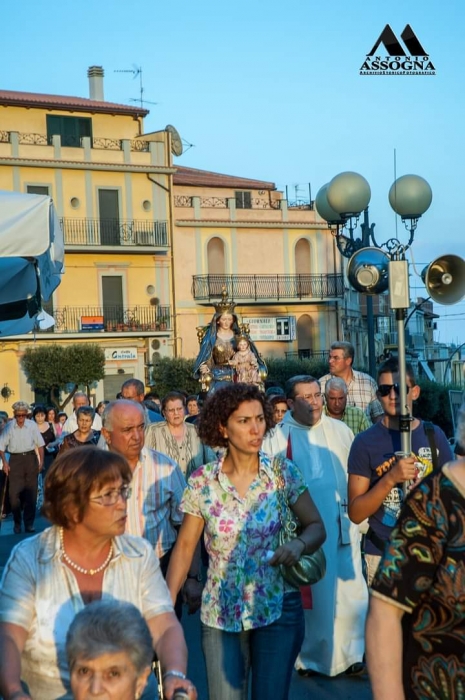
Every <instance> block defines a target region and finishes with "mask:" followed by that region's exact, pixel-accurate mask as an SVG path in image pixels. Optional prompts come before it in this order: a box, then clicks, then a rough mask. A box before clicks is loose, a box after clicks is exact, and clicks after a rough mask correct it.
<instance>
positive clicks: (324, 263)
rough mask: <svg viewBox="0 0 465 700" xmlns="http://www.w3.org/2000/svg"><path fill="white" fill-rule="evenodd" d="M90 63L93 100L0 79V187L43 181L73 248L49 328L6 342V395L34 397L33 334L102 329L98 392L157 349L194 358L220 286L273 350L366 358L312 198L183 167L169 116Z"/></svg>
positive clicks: (136, 370)
mask: <svg viewBox="0 0 465 700" xmlns="http://www.w3.org/2000/svg"><path fill="white" fill-rule="evenodd" d="M88 77H89V92H90V97H89V98H82V97H67V96H57V95H41V94H35V93H23V92H13V91H0V189H4V190H14V191H17V192H28V193H36V194H48V195H50V196H51V197H52V198H53V201H54V204H55V207H56V209H57V211H58V214H59V216H60V217H61V220H62V226H63V232H64V239H65V251H66V257H65V266H66V271H65V274H64V276H63V280H62V283H61V285H60V286H59V288H58V289H57V291H56V292H55V294H54V296H53V299H52V300H51V301H50V302H49V303H48V304H47V307H46V310H47V311H48V312H49V313H50V314H51V315H52V316H53V317H54V319H55V325H54V327H53V328H52V329H50V330H49V331H47V332H38V333H37V334H36V336H33V335H32V334H30V335H27V336H17V337H10V338H5V339H4V340H3V341H2V340H0V357H1V365H0V367H1V372H0V395H2V396H3V395H8V396H7V400H6V401H5V405H4V408H5V409H6V410H9V409H10V408H11V404H12V403H13V402H14V401H15V400H17V399H18V398H21V399H23V400H27V401H34V400H35V399H37V398H40V397H36V396H35V395H34V392H33V391H32V389H31V387H30V386H29V385H28V383H27V379H26V377H25V375H24V373H23V372H22V369H21V362H20V360H21V357H22V355H23V353H24V351H25V349H26V347H28V346H30V345H31V344H32V343H35V344H42V343H56V342H60V343H76V342H84V343H85V342H98V343H99V344H100V345H101V347H102V348H103V349H104V350H105V354H106V357H107V361H106V368H105V371H106V377H105V379H104V380H103V381H102V382H100V383H99V384H98V385H96V386H95V387H93V388H92V398H93V402H94V403H97V402H98V401H99V400H101V399H103V398H108V399H111V398H114V397H115V395H116V393H117V392H118V391H119V389H120V386H121V383H122V382H123V381H124V379H126V378H129V377H132V376H135V377H137V378H139V379H146V380H148V379H149V377H150V371H149V370H150V364H151V363H152V362H153V361H155V360H156V358H157V357H160V356H173V355H175V356H183V357H186V358H192V357H195V356H196V354H197V352H198V342H197V333H196V327H197V326H199V325H204V324H206V323H208V322H209V320H210V319H211V315H212V311H213V307H212V305H213V303H214V302H215V301H217V300H218V299H219V298H220V296H221V292H222V289H223V287H225V288H226V290H227V292H228V294H229V295H230V297H231V298H233V299H234V301H235V302H236V304H237V306H236V311H237V312H238V314H239V316H240V319H241V321H242V322H247V323H249V326H250V333H251V336H252V338H253V340H254V341H255V342H256V344H257V347H258V350H259V351H260V352H261V354H262V355H263V356H264V357H267V356H277V357H285V356H301V357H311V356H313V355H315V356H321V354H322V353H326V352H327V350H328V347H329V345H330V343H331V342H332V341H333V340H335V339H340V338H344V339H346V340H351V341H352V342H353V343H354V345H355V346H356V348H357V357H358V359H359V364H360V358H362V357H363V355H364V353H363V350H364V348H363V337H364V335H366V334H364V332H363V324H362V320H361V315H360V309H359V306H358V295H357V294H356V293H355V292H353V291H350V290H349V286H348V284H347V281H346V279H345V272H344V271H345V264H346V261H345V260H344V259H343V258H341V256H340V254H339V252H338V251H337V248H336V246H335V242H334V238H333V237H332V236H331V234H330V232H329V231H328V228H327V224H326V222H324V221H323V220H321V219H320V218H319V217H318V214H317V213H316V211H315V210H314V208H313V204H312V202H307V203H300V204H299V203H294V205H292V204H291V203H289V202H287V200H286V199H285V198H284V197H283V194H282V193H281V192H279V191H277V190H276V188H275V185H274V184H273V183H272V182H265V181H260V180H251V179H247V178H241V177H232V176H229V175H221V174H219V173H211V172H206V171H202V170H195V169H193V168H185V167H179V166H176V167H174V166H173V162H172V150H173V151H174V152H177V153H179V143H175V142H173V139H175V140H176V134H174V135H173V129H172V128H171V127H167V128H166V129H164V130H161V131H157V132H153V133H149V134H144V128H143V119H144V117H145V116H146V115H147V110H145V109H142V108H139V107H135V106H127V105H121V104H114V103H111V102H106V101H105V100H104V95H103V70H102V69H101V68H100V67H96V66H93V67H92V68H90V69H89V71H88ZM361 364H363V362H361ZM4 385H6V386H4ZM2 389H5V391H4V392H3V394H2V393H1V390H2ZM9 392H11V393H9Z"/></svg>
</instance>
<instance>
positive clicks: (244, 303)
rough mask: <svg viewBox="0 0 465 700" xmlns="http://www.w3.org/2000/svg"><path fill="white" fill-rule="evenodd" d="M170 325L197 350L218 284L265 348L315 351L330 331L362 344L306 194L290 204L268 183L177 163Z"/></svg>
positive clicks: (351, 299) (354, 301) (187, 351)
mask: <svg viewBox="0 0 465 700" xmlns="http://www.w3.org/2000/svg"><path fill="white" fill-rule="evenodd" d="M173 193H174V197H173V205H174V206H173V223H174V227H173V230H174V236H173V256H174V263H175V264H174V285H175V290H176V314H177V316H176V327H177V334H178V336H179V342H181V341H182V348H180V349H181V350H182V355H183V356H184V357H193V356H195V355H196V354H197V352H198V343H197V336H196V332H195V328H196V326H199V325H204V324H206V323H207V322H208V321H209V320H210V319H211V315H212V310H213V309H212V303H213V302H214V301H215V300H217V299H218V298H219V297H220V296H221V291H222V288H223V287H225V288H226V290H227V292H228V294H229V296H230V297H231V298H232V299H234V301H235V302H236V304H237V306H236V312H237V313H238V315H239V317H240V319H241V320H242V321H245V322H248V323H249V325H250V334H251V337H252V338H253V340H254V341H255V342H256V343H257V347H258V350H259V351H260V353H261V354H262V355H263V356H264V357H270V356H275V357H282V358H284V357H293V356H300V357H312V356H316V357H322V356H326V353H327V350H328V348H329V345H330V343H331V342H332V341H334V340H336V339H342V338H344V339H346V340H351V342H353V343H354V344H355V346H356V348H357V349H358V351H359V354H358V357H359V360H360V358H361V352H362V339H363V332H362V323H361V316H360V310H359V305H358V295H357V294H356V293H355V292H353V291H350V290H349V287H348V284H347V282H346V280H345V275H344V270H345V265H346V261H345V260H344V259H343V258H342V257H341V255H340V254H339V252H338V250H337V248H336V245H335V239H334V238H333V237H332V236H331V234H330V232H329V230H328V225H327V223H326V222H325V221H323V220H322V219H320V218H319V216H318V214H317V212H316V211H315V210H314V208H313V203H312V202H307V203H297V202H296V203H293V204H290V203H288V201H287V200H286V199H285V198H284V197H283V194H282V193H281V192H278V191H277V190H276V188H275V185H274V184H273V183H272V182H264V181H259V180H250V179H245V178H239V177H231V176H228V175H221V174H219V173H211V172H205V171H201V170H195V169H192V168H183V167H179V168H177V171H176V173H175V175H174V186H173Z"/></svg>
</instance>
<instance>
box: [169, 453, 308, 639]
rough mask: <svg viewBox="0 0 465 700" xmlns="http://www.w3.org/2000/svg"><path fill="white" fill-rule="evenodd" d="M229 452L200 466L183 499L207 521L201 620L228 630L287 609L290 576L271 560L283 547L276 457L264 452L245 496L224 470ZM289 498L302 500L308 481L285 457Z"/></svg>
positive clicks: (186, 509) (274, 617) (185, 508)
mask: <svg viewBox="0 0 465 700" xmlns="http://www.w3.org/2000/svg"><path fill="white" fill-rule="evenodd" d="M223 459H224V457H223V458H220V459H219V460H218V461H216V462H210V463H209V464H205V465H204V466H203V467H200V469H197V470H196V471H195V472H194V473H193V474H192V476H191V477H190V479H189V481H188V486H187V489H186V491H185V492H184V497H183V500H182V503H181V510H183V511H184V513H189V514H190V515H193V516H196V517H200V518H203V520H204V521H205V546H206V549H207V552H208V554H209V557H210V560H209V566H208V573H207V583H206V585H205V588H204V590H203V595H202V609H201V615H200V617H201V620H202V622H203V623H204V624H206V625H208V626H210V627H216V628H218V629H222V630H225V631H227V632H240V631H242V630H248V629H254V628H255V627H264V626H265V625H269V624H271V623H272V622H274V621H275V620H277V619H278V618H279V617H280V615H281V608H282V601H283V593H284V582H283V578H282V576H281V574H280V572H279V567H274V566H270V565H269V564H267V562H266V552H267V551H270V550H271V551H274V550H275V549H277V548H278V546H279V545H278V532H279V530H280V527H281V525H280V520H279V513H278V503H277V497H276V491H275V481H274V478H273V471H272V458H271V457H268V456H267V455H265V454H264V453H263V452H261V453H260V463H259V470H258V475H257V478H256V479H255V480H254V481H253V482H252V484H251V485H250V486H249V489H248V491H247V493H246V494H245V496H244V498H240V497H239V494H238V493H237V491H236V488H235V487H234V486H233V485H232V484H231V482H230V481H229V479H228V477H227V475H226V474H224V473H223V470H222V467H223ZM282 469H283V476H284V481H285V492H286V498H287V500H288V502H289V503H290V504H293V503H295V502H296V501H297V499H298V498H299V496H301V495H302V493H304V491H306V489H307V486H306V484H305V482H304V479H303V477H302V475H301V473H300V471H299V470H298V468H297V467H296V466H295V464H293V463H292V462H290V461H289V460H284V461H283V462H282Z"/></svg>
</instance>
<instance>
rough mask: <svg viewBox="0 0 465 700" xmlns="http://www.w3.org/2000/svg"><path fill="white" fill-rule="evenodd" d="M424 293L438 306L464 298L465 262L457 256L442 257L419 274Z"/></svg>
mask: <svg viewBox="0 0 465 700" xmlns="http://www.w3.org/2000/svg"><path fill="white" fill-rule="evenodd" d="M421 278H422V280H423V282H424V284H425V286H426V291H427V292H428V295H429V296H430V297H431V299H432V300H433V301H435V302H437V303H438V304H455V303H456V302H457V301H460V300H461V299H462V298H463V297H464V296H465V260H463V259H462V258H460V257H459V256H458V255H442V256H441V257H440V258H436V260H433V262H432V263H430V264H429V265H427V266H426V267H425V268H424V270H423V272H422V273H421Z"/></svg>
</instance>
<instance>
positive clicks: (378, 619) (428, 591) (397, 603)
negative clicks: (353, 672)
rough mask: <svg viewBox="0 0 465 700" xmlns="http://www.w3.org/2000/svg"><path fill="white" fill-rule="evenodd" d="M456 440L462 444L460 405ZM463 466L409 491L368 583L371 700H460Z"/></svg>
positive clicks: (463, 677) (464, 653)
mask: <svg viewBox="0 0 465 700" xmlns="http://www.w3.org/2000/svg"><path fill="white" fill-rule="evenodd" d="M456 440H457V442H458V443H459V444H462V445H463V444H465V404H464V405H463V406H462V408H461V410H460V412H459V415H458V422H457V434H456ZM464 523H465V462H464V461H463V460H457V461H453V462H449V463H448V464H445V465H443V467H442V468H441V469H440V470H436V471H434V472H433V473H432V474H430V475H429V476H427V477H425V478H424V479H423V480H422V481H421V482H420V483H419V485H418V486H417V487H416V488H414V489H413V491H412V492H411V494H410V496H409V498H408V499H407V501H406V503H405V505H404V506H403V508H402V510H401V512H400V515H399V518H398V520H397V524H396V527H395V528H394V530H393V531H392V533H391V535H390V538H389V540H388V542H387V544H386V548H385V550H384V556H383V557H382V558H381V563H380V566H379V568H378V570H377V573H376V575H375V578H374V580H373V584H372V590H371V593H372V596H371V602H370V612H369V615H368V620H367V660H368V669H369V672H370V678H371V683H372V688H373V694H374V698H375V700H430V698H444V700H445V699H446V698H447V699H450V700H452V698H462V697H463V689H464V683H465V674H464V658H465V615H464V611H465V607H464V580H465V578H464V577H465V528H464Z"/></svg>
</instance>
